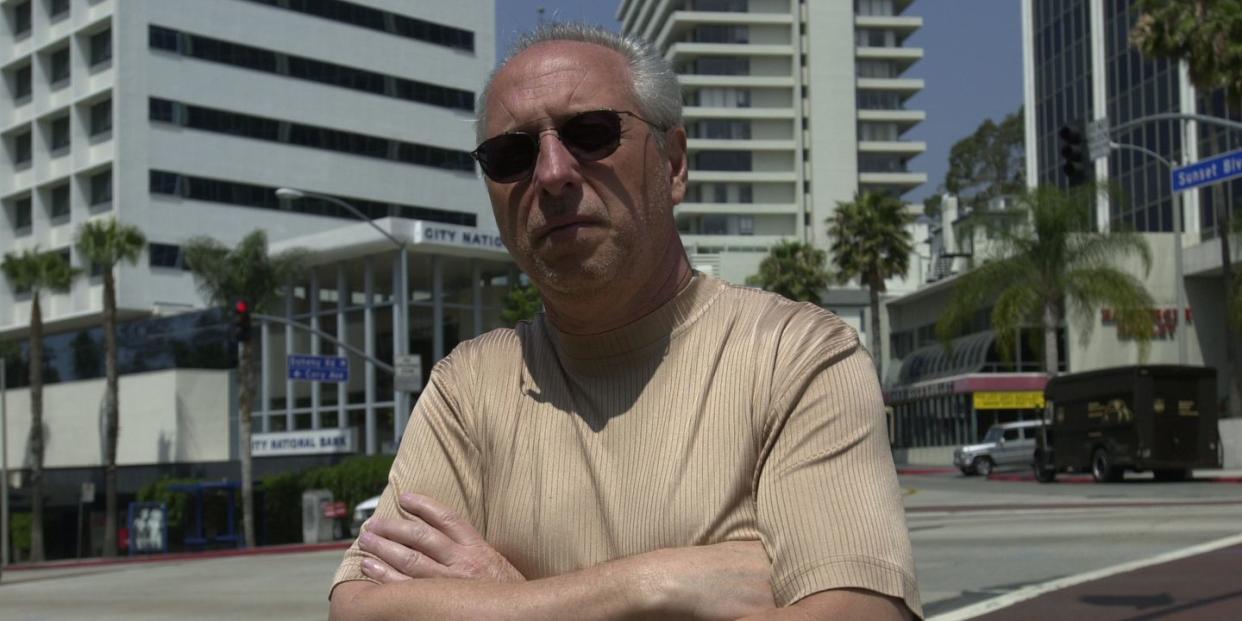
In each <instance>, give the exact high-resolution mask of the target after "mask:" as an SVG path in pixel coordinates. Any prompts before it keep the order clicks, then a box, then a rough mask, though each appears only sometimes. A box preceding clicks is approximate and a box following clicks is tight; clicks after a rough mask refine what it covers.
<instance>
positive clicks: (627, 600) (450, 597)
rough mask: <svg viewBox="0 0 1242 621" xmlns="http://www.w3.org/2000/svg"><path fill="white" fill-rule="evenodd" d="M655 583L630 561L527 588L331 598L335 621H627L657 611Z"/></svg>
mask: <svg viewBox="0 0 1242 621" xmlns="http://www.w3.org/2000/svg"><path fill="white" fill-rule="evenodd" d="M654 582H655V578H654V577H653V576H652V575H651V573H650V572H648V571H647V570H646V569H645V568H644V567H643V566H642V564H640V563H635V562H632V561H631V560H630V559H620V560H617V561H613V562H609V563H604V564H601V565H597V566H595V567H590V568H587V569H584V570H581V571H578V572H574V573H570V574H565V575H562V576H554V577H550V578H544V579H542V580H532V581H528V582H486V581H479V580H445V579H419V580H407V581H404V582H396V583H391V584H384V585H376V584H373V583H371V582H366V581H354V582H345V583H342V584H340V585H338V586H337V587H336V589H335V591H334V592H333V593H332V605H331V619H332V620H333V621H354V620H363V619H366V620H383V619H393V620H396V619H402V620H415V621H417V620H419V619H437V620H438V619H514V620H521V619H532V620H543V619H601V620H605V619H626V618H632V617H634V616H635V615H638V614H642V613H644V612H648V611H652V610H656V609H658V607H659V594H660V592H661V589H660V588H658V586H657V585H656V584H654Z"/></svg>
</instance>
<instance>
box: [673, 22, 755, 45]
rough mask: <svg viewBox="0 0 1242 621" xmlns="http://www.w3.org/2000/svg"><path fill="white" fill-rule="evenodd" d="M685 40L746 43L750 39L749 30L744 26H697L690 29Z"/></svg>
mask: <svg viewBox="0 0 1242 621" xmlns="http://www.w3.org/2000/svg"><path fill="white" fill-rule="evenodd" d="M687 41H693V42H695V43H748V42H749V41H750V30H749V29H748V28H747V27H746V26H731V25H729V26H724V25H708V26H697V27H695V28H694V29H693V30H691V31H690V36H689V38H688V39H687Z"/></svg>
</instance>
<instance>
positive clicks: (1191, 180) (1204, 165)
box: [1172, 149, 1242, 192]
mask: <svg viewBox="0 0 1242 621" xmlns="http://www.w3.org/2000/svg"><path fill="white" fill-rule="evenodd" d="M1172 175H1173V191H1174V192H1181V191H1182V190H1189V189H1192V188H1197V187H1199V186H1204V185H1212V184H1213V183H1220V182H1221V181H1227V180H1229V179H1232V178H1234V177H1242V149H1239V150H1237V151H1233V152H1231V153H1223V154H1221V155H1217V156H1216V157H1213V158H1211V159H1206V160H1200V161H1198V162H1195V163H1193V164H1187V165H1185V166H1182V167H1181V168H1174V169H1173V172H1172Z"/></svg>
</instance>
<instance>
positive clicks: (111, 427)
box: [103, 266, 121, 558]
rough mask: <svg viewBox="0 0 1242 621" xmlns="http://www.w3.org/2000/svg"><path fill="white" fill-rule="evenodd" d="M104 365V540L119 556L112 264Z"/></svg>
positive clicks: (108, 551) (106, 550)
mask: <svg viewBox="0 0 1242 621" xmlns="http://www.w3.org/2000/svg"><path fill="white" fill-rule="evenodd" d="M103 295H104V300H103V302H104V312H103V319H104V352H105V353H104V360H105V362H104V364H105V367H106V374H107V390H106V391H105V395H104V426H105V428H106V431H105V433H106V434H107V436H106V440H107V442H106V444H105V450H106V451H107V453H106V455H105V457H104V458H105V461H104V539H103V555H104V557H106V558H111V557H114V556H116V551H117V550H116V547H117V546H116V531H117V526H116V511H117V507H116V494H117V489H116V443H117V437H118V435H119V433H120V425H121V423H120V410H119V401H120V397H119V384H118V382H117V368H116V281H115V279H114V278H113V276H112V268H111V266H105V269H104V273H103Z"/></svg>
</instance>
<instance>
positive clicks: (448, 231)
mask: <svg viewBox="0 0 1242 621" xmlns="http://www.w3.org/2000/svg"><path fill="white" fill-rule="evenodd" d="M414 243H416V244H434V245H437V246H447V247H449V248H455V249H461V250H476V251H477V250H483V251H490V252H499V253H503V254H505V255H508V251H507V250H505V244H504V242H503V241H501V239H500V233H498V232H496V231H480V230H478V229H475V228H472V227H466V226H453V225H448V224H433V223H430V222H419V223H418V226H417V227H416V228H415V229H414Z"/></svg>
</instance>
